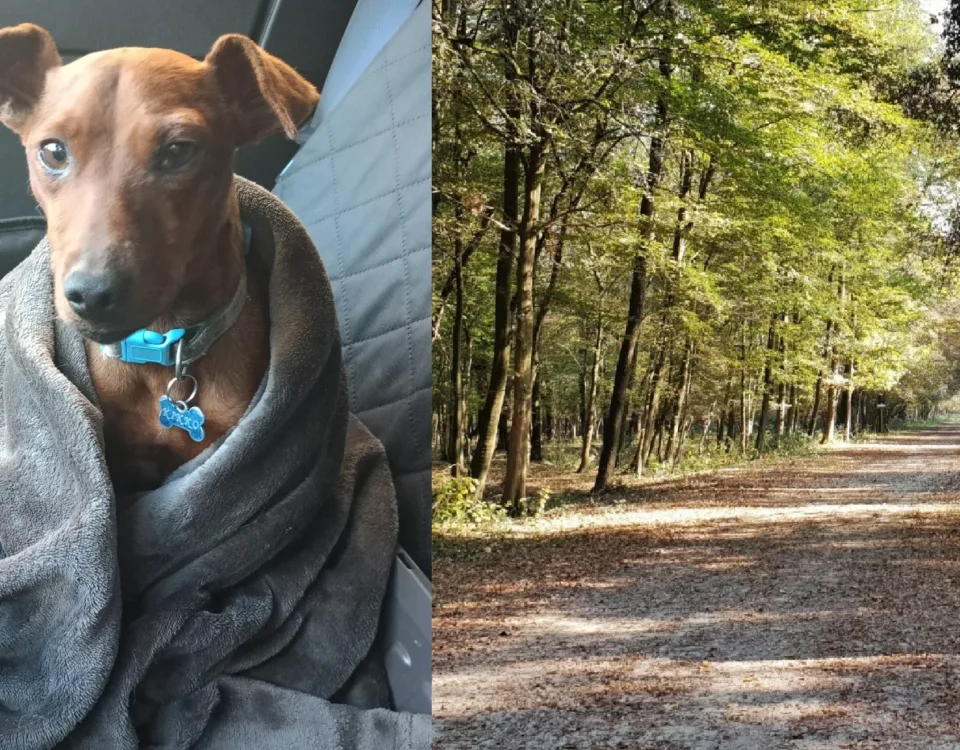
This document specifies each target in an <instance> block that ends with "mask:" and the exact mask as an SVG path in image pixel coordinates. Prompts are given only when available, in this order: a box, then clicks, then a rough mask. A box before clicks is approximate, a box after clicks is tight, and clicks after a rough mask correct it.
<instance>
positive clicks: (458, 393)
mask: <svg viewBox="0 0 960 750" xmlns="http://www.w3.org/2000/svg"><path fill="white" fill-rule="evenodd" d="M455 214H456V216H457V221H458V226H459V223H460V222H461V221H462V220H463V208H462V206H460V205H459V204H458V205H457V207H456V208H455ZM454 270H455V274H456V277H455V285H456V294H457V296H456V307H455V308H454V313H453V336H452V353H451V359H452V364H451V367H450V432H449V435H448V438H449V440H450V448H449V455H450V460H451V461H453V468H452V469H451V472H452V474H453V476H455V477H460V476H462V475H463V422H464V416H465V415H464V408H463V367H462V364H463V342H462V338H463V239H462V238H461V236H460V232H459V231H458V232H457V236H456V239H455V240H454Z"/></svg>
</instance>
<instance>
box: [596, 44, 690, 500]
mask: <svg viewBox="0 0 960 750" xmlns="http://www.w3.org/2000/svg"><path fill="white" fill-rule="evenodd" d="M659 70H660V78H661V82H662V84H663V91H662V93H661V94H660V95H659V96H658V97H657V108H656V119H655V122H654V127H653V131H654V136H653V137H652V138H651V139H650V155H649V160H648V164H647V179H646V185H645V190H644V193H643V198H642V199H641V201H640V224H641V227H642V231H643V242H642V244H641V246H640V247H639V248H638V250H637V254H636V256H635V257H634V260H633V273H632V276H631V280H630V301H629V303H628V305H627V325H626V329H625V330H624V332H623V339H622V340H621V342H620V355H619V356H618V357H617V370H616V372H615V373H614V376H613V391H612V392H611V394H610V407H609V408H608V409H607V415H606V418H605V419H604V420H603V446H602V448H601V450H600V460H599V462H598V467H597V478H596V481H595V482H594V484H593V491H594V492H602V491H603V490H605V489H606V488H607V485H608V484H609V481H610V477H611V476H612V475H613V470H614V466H615V464H616V458H617V451H618V448H619V445H617V442H618V440H617V438H618V437H619V435H620V427H621V425H622V424H623V419H624V416H625V408H626V404H627V392H628V391H629V390H630V383H631V381H632V380H633V367H632V364H633V362H634V361H635V356H636V350H637V342H638V340H639V335H640V321H641V319H642V318H643V310H644V303H645V301H646V296H647V253H648V252H649V251H650V246H651V245H652V243H653V239H654V234H655V231H656V228H655V225H654V222H653V216H654V210H655V204H654V198H655V194H656V191H657V188H658V187H659V186H660V181H661V180H662V178H663V163H664V156H665V149H666V134H667V125H668V123H669V111H668V105H667V93H666V89H667V86H668V85H669V81H670V77H671V76H672V74H673V62H672V59H671V54H670V50H669V49H668V48H666V47H664V49H663V50H662V52H661V54H660V60H659Z"/></svg>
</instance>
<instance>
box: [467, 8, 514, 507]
mask: <svg viewBox="0 0 960 750" xmlns="http://www.w3.org/2000/svg"><path fill="white" fill-rule="evenodd" d="M505 31H506V36H507V40H508V45H509V47H508V48H510V49H516V47H517V41H518V34H519V31H518V29H517V28H516V26H515V25H513V24H512V23H510V22H508V23H507V24H506V29H505ZM504 75H505V77H506V80H507V82H508V89H509V90H510V91H512V90H513V89H514V87H515V83H514V82H515V80H516V78H517V71H516V68H515V67H514V66H513V64H512V61H508V62H506V63H505V66H504ZM509 96H510V99H509V101H508V102H507V107H506V112H507V116H508V117H507V120H508V122H507V123H506V127H507V129H508V132H509V133H510V137H509V138H508V139H507V142H506V145H505V148H504V155H503V224H502V227H501V229H500V245H499V249H498V251H497V272H496V292H495V296H494V313H493V314H494V323H493V358H492V361H491V365H490V382H489V384H488V386H487V394H486V398H485V399H484V402H483V406H482V407H481V409H480V414H479V416H478V418H477V424H478V429H477V447H476V450H475V451H474V453H473V459H472V460H471V462H470V476H472V477H474V478H475V479H476V480H477V485H478V488H479V489H478V494H481V495H482V494H483V488H484V486H485V485H486V482H487V474H488V472H489V471H490V462H491V461H492V460H493V454H494V451H495V450H496V447H497V433H498V431H499V428H500V425H501V417H502V413H503V402H504V398H505V396H506V388H507V371H508V370H509V367H510V300H511V297H512V294H513V290H512V283H511V282H512V279H513V257H514V254H515V253H516V243H517V229H516V228H517V219H518V217H519V191H520V144H519V143H518V141H517V133H516V123H517V120H518V119H519V117H520V100H519V99H518V98H517V96H516V95H515V94H509Z"/></svg>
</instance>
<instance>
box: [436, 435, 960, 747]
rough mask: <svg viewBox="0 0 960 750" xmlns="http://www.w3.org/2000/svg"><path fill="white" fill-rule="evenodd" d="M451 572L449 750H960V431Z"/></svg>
mask: <svg viewBox="0 0 960 750" xmlns="http://www.w3.org/2000/svg"><path fill="white" fill-rule="evenodd" d="M626 500H627V502H626V503H623V500H622V499H621V504H619V505H616V504H615V505H613V506H606V507H598V508H594V509H587V510H585V511H578V512H577V513H575V514H573V513H570V512H568V513H566V514H564V518H563V520H562V521H556V522H546V523H545V524H544V528H543V529H541V530H540V532H539V533H537V534H534V533H529V534H522V533H517V534H513V535H510V536H508V537H506V538H504V539H501V540H499V541H497V542H496V543H493V544H491V542H490V541H484V540H476V541H472V542H465V543H463V544H462V545H458V547H457V549H456V550H455V554H453V556H439V557H438V559H437V560H436V562H435V564H434V571H435V592H436V598H437V604H436V605H435V612H434V681H433V684H434V717H435V720H436V727H437V740H436V743H435V747H438V748H446V749H447V750H452V749H453V748H471V750H473V749H474V748H523V749H525V750H540V749H544V750H545V749H547V748H551V749H552V748H577V749H578V750H579V749H583V750H589V749H590V748H609V747H614V748H691V749H692V748H696V749H697V750H707V749H709V748H731V749H740V748H743V749H747V748H750V749H751V750H753V749H757V750H773V749H774V748H842V747H856V748H861V747H863V748H960V426H958V425H950V426H945V427H941V428H938V429H935V430H926V431H921V432H913V433H906V434H901V435H896V436H893V437H891V438H889V439H887V440H884V441H880V442H875V443H867V444H862V445H856V446H853V447H849V448H844V449H841V450H837V451H835V452H834V453H832V454H831V455H829V456H826V457H818V458H810V459H803V460H799V461H794V462H792V463H789V464H784V465H780V466H777V467H774V468H764V469H749V470H742V471H728V472H721V473H718V474H713V475H709V476H701V477H698V478H695V479H689V480H686V481H674V482H666V483H662V484H658V485H655V486H651V487H649V488H648V489H645V490H643V491H641V492H635V491H634V492H632V493H631V494H630V496H629V497H628V498H626Z"/></svg>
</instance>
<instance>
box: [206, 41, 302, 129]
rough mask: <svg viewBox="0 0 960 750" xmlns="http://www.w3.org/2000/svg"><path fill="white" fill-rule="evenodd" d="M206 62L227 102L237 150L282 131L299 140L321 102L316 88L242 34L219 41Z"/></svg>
mask: <svg viewBox="0 0 960 750" xmlns="http://www.w3.org/2000/svg"><path fill="white" fill-rule="evenodd" d="M206 63H207V65H209V66H210V67H211V68H212V69H213V72H214V75H215V76H216V78H217V84H218V86H219V87H220V91H221V93H222V94H223V97H224V99H225V100H226V102H227V106H228V108H229V110H230V115H231V117H232V118H233V125H234V128H235V132H236V143H237V145H238V146H244V145H247V144H251V143H256V142H257V141H260V140H262V139H263V138H265V137H266V136H268V135H272V134H273V133H279V132H281V131H282V132H283V133H285V134H286V136H287V138H290V139H293V138H296V137H297V128H299V127H300V126H301V125H303V123H304V121H305V120H306V119H307V118H308V117H309V116H310V115H311V114H312V113H313V110H314V108H315V107H316V106H317V102H318V101H319V100H320V94H318V93H317V89H316V88H315V87H314V86H313V84H311V83H310V82H309V81H307V80H306V79H305V78H303V77H302V76H301V75H300V74H299V73H297V72H296V71H295V70H294V69H293V68H291V67H290V66H289V65H287V64H286V63H285V62H283V60H278V59H277V58H276V57H274V56H273V55H271V54H270V53H268V52H266V51H265V50H263V49H261V48H260V47H258V46H257V45H256V44H254V43H253V42H252V41H251V40H250V39H248V38H247V37H245V36H242V35H240V34H225V35H224V36H222V37H220V38H219V39H217V41H216V42H215V43H214V45H213V49H211V50H210V52H209V54H208V55H207V57H206Z"/></svg>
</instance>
